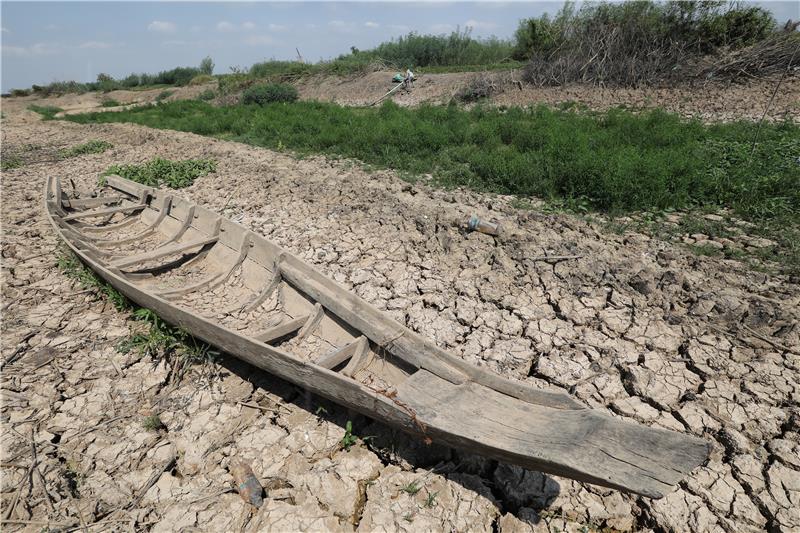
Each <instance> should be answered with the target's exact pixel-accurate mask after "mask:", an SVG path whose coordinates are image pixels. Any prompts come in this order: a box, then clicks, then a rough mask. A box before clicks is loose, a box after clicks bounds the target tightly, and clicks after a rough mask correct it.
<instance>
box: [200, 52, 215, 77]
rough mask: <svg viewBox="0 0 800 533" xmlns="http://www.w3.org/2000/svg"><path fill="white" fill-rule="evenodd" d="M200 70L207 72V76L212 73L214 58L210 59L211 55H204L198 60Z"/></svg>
mask: <svg viewBox="0 0 800 533" xmlns="http://www.w3.org/2000/svg"><path fill="white" fill-rule="evenodd" d="M200 72H202V73H203V74H208V75H209V76H210V75H212V74H213V73H214V60H213V59H211V56H206V57H205V59H203V60H202V61H201V62H200Z"/></svg>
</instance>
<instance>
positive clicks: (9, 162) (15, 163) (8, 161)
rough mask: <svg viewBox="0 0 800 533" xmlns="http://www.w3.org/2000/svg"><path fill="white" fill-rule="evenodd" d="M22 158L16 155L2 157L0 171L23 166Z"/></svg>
mask: <svg viewBox="0 0 800 533" xmlns="http://www.w3.org/2000/svg"><path fill="white" fill-rule="evenodd" d="M23 164H24V163H23V161H22V158H21V157H19V156H18V155H4V156H2V160H0V170H12V169H15V168H19V167H21V166H22V165H23Z"/></svg>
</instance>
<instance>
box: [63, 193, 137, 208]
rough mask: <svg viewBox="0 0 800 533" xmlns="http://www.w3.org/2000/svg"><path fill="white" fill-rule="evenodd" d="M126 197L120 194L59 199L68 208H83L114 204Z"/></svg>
mask: <svg viewBox="0 0 800 533" xmlns="http://www.w3.org/2000/svg"><path fill="white" fill-rule="evenodd" d="M125 198H127V196H122V195H121V194H112V195H109V196H96V197H94V198H67V199H65V200H62V201H61V205H62V206H64V207H67V208H69V209H79V208H80V209H85V208H87V207H99V206H101V205H109V204H116V203H119V202H121V201H122V200H124V199H125Z"/></svg>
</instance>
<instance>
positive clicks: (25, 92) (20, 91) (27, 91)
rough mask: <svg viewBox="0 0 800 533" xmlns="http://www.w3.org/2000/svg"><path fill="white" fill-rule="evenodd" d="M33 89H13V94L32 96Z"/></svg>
mask: <svg viewBox="0 0 800 533" xmlns="http://www.w3.org/2000/svg"><path fill="white" fill-rule="evenodd" d="M31 92H32V91H31V89H11V96H30V95H31Z"/></svg>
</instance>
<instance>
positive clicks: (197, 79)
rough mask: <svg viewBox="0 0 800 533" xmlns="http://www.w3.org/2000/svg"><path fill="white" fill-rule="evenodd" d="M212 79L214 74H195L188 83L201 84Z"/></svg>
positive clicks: (191, 84)
mask: <svg viewBox="0 0 800 533" xmlns="http://www.w3.org/2000/svg"><path fill="white" fill-rule="evenodd" d="M212 81H214V76H209V75H208V74H200V75H199V76H195V77H194V78H192V79H191V80H190V81H189V85H190V86H193V85H203V84H205V83H209V82H212Z"/></svg>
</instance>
